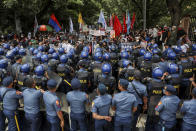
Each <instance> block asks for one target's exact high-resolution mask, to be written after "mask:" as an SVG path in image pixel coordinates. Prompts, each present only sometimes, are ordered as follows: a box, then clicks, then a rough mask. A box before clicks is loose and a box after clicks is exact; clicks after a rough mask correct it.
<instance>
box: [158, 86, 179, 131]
mask: <svg viewBox="0 0 196 131" xmlns="http://www.w3.org/2000/svg"><path fill="white" fill-rule="evenodd" d="M165 90H166V91H168V92H171V93H172V95H165V96H163V97H162V98H161V100H160V101H159V103H158V105H157V106H156V107H155V110H156V111H158V112H159V118H160V120H159V123H158V126H157V131H162V130H163V129H165V131H167V130H170V129H172V128H173V127H174V126H175V124H176V112H177V110H178V107H179V103H180V99H179V98H178V97H177V96H176V95H173V94H174V93H175V92H176V89H175V88H174V87H173V86H172V85H167V86H166V89H165Z"/></svg>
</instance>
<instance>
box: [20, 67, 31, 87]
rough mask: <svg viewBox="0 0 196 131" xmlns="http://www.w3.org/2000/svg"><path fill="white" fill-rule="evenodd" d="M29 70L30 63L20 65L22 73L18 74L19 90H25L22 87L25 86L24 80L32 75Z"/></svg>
mask: <svg viewBox="0 0 196 131" xmlns="http://www.w3.org/2000/svg"><path fill="white" fill-rule="evenodd" d="M29 72H30V65H29V64H23V65H22V66H21V67H20V73H19V74H18V78H17V87H18V88H19V90H23V88H22V87H24V86H25V85H24V81H25V80H26V79H28V78H30V77H31V76H30V75H29Z"/></svg>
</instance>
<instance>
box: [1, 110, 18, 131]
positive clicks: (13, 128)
mask: <svg viewBox="0 0 196 131" xmlns="http://www.w3.org/2000/svg"><path fill="white" fill-rule="evenodd" d="M3 113H4V114H5V116H6V117H7V119H8V131H19V130H20V129H19V125H18V120H17V116H15V115H16V111H11V110H7V109H4V110H3Z"/></svg>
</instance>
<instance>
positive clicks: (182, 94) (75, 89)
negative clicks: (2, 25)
mask: <svg viewBox="0 0 196 131" xmlns="http://www.w3.org/2000/svg"><path fill="white" fill-rule="evenodd" d="M105 39H107V37H106V38H105ZM105 39H104V40H100V41H97V43H98V44H96V45H93V46H89V44H90V42H88V41H84V42H82V41H79V42H76V43H77V44H73V42H71V41H70V40H69V41H68V40H67V39H64V40H63V41H66V42H67V43H66V42H65V46H64V47H67V46H68V45H69V46H70V45H71V47H72V48H69V50H65V48H63V47H62V44H60V43H61V42H60V41H58V42H55V43H54V42H51V43H49V41H48V40H46V41H45V42H44V43H42V45H39V46H37V47H34V46H32V45H27V47H26V48H23V47H24V46H22V45H20V44H19V43H17V42H16V41H15V42H13V41H4V43H2V44H1V47H0V58H1V60H0V81H1V88H0V96H1V103H2V104H1V111H0V130H1V131H4V130H6V129H5V128H6V126H7V122H5V121H6V118H7V120H8V130H9V131H20V130H24V131H25V130H26V131H38V130H42V131H44V130H51V131H59V130H71V131H76V130H80V131H87V130H96V131H103V130H109V131H111V130H115V131H131V130H133V131H134V130H136V129H137V128H136V125H137V123H138V121H139V120H140V119H141V118H140V116H141V115H142V114H147V120H146V123H145V130H147V131H153V130H155V131H170V130H183V131H195V130H196V112H195V111H196V88H194V86H195V82H194V73H195V71H196V44H192V45H189V47H190V48H189V49H188V51H187V52H183V51H182V49H181V47H180V46H174V47H172V46H171V45H169V44H165V46H164V47H165V49H164V50H161V49H159V47H158V45H157V44H156V43H155V42H151V41H150V40H149V41H148V44H147V47H146V48H141V47H140V43H138V42H123V43H122V42H119V44H116V43H114V42H112V41H106V40H105ZM152 41H154V40H152ZM71 43H72V44H71ZM53 44H55V46H54V45H53ZM59 94H60V95H59ZM95 96H96V97H95ZM68 106H69V107H70V108H68ZM177 112H180V113H181V114H182V115H180V117H182V119H180V120H179V119H178V117H176V113H177ZM180 117H179V118H180ZM179 123H180V124H179Z"/></svg>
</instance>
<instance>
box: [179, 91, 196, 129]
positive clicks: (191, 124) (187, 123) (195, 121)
mask: <svg viewBox="0 0 196 131" xmlns="http://www.w3.org/2000/svg"><path fill="white" fill-rule="evenodd" d="M192 94H193V95H194V96H196V88H194V89H193V91H192ZM195 111H196V99H192V100H188V101H184V103H183V105H182V107H181V113H182V114H183V115H184V116H183V123H182V131H195V129H196V113H195Z"/></svg>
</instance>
